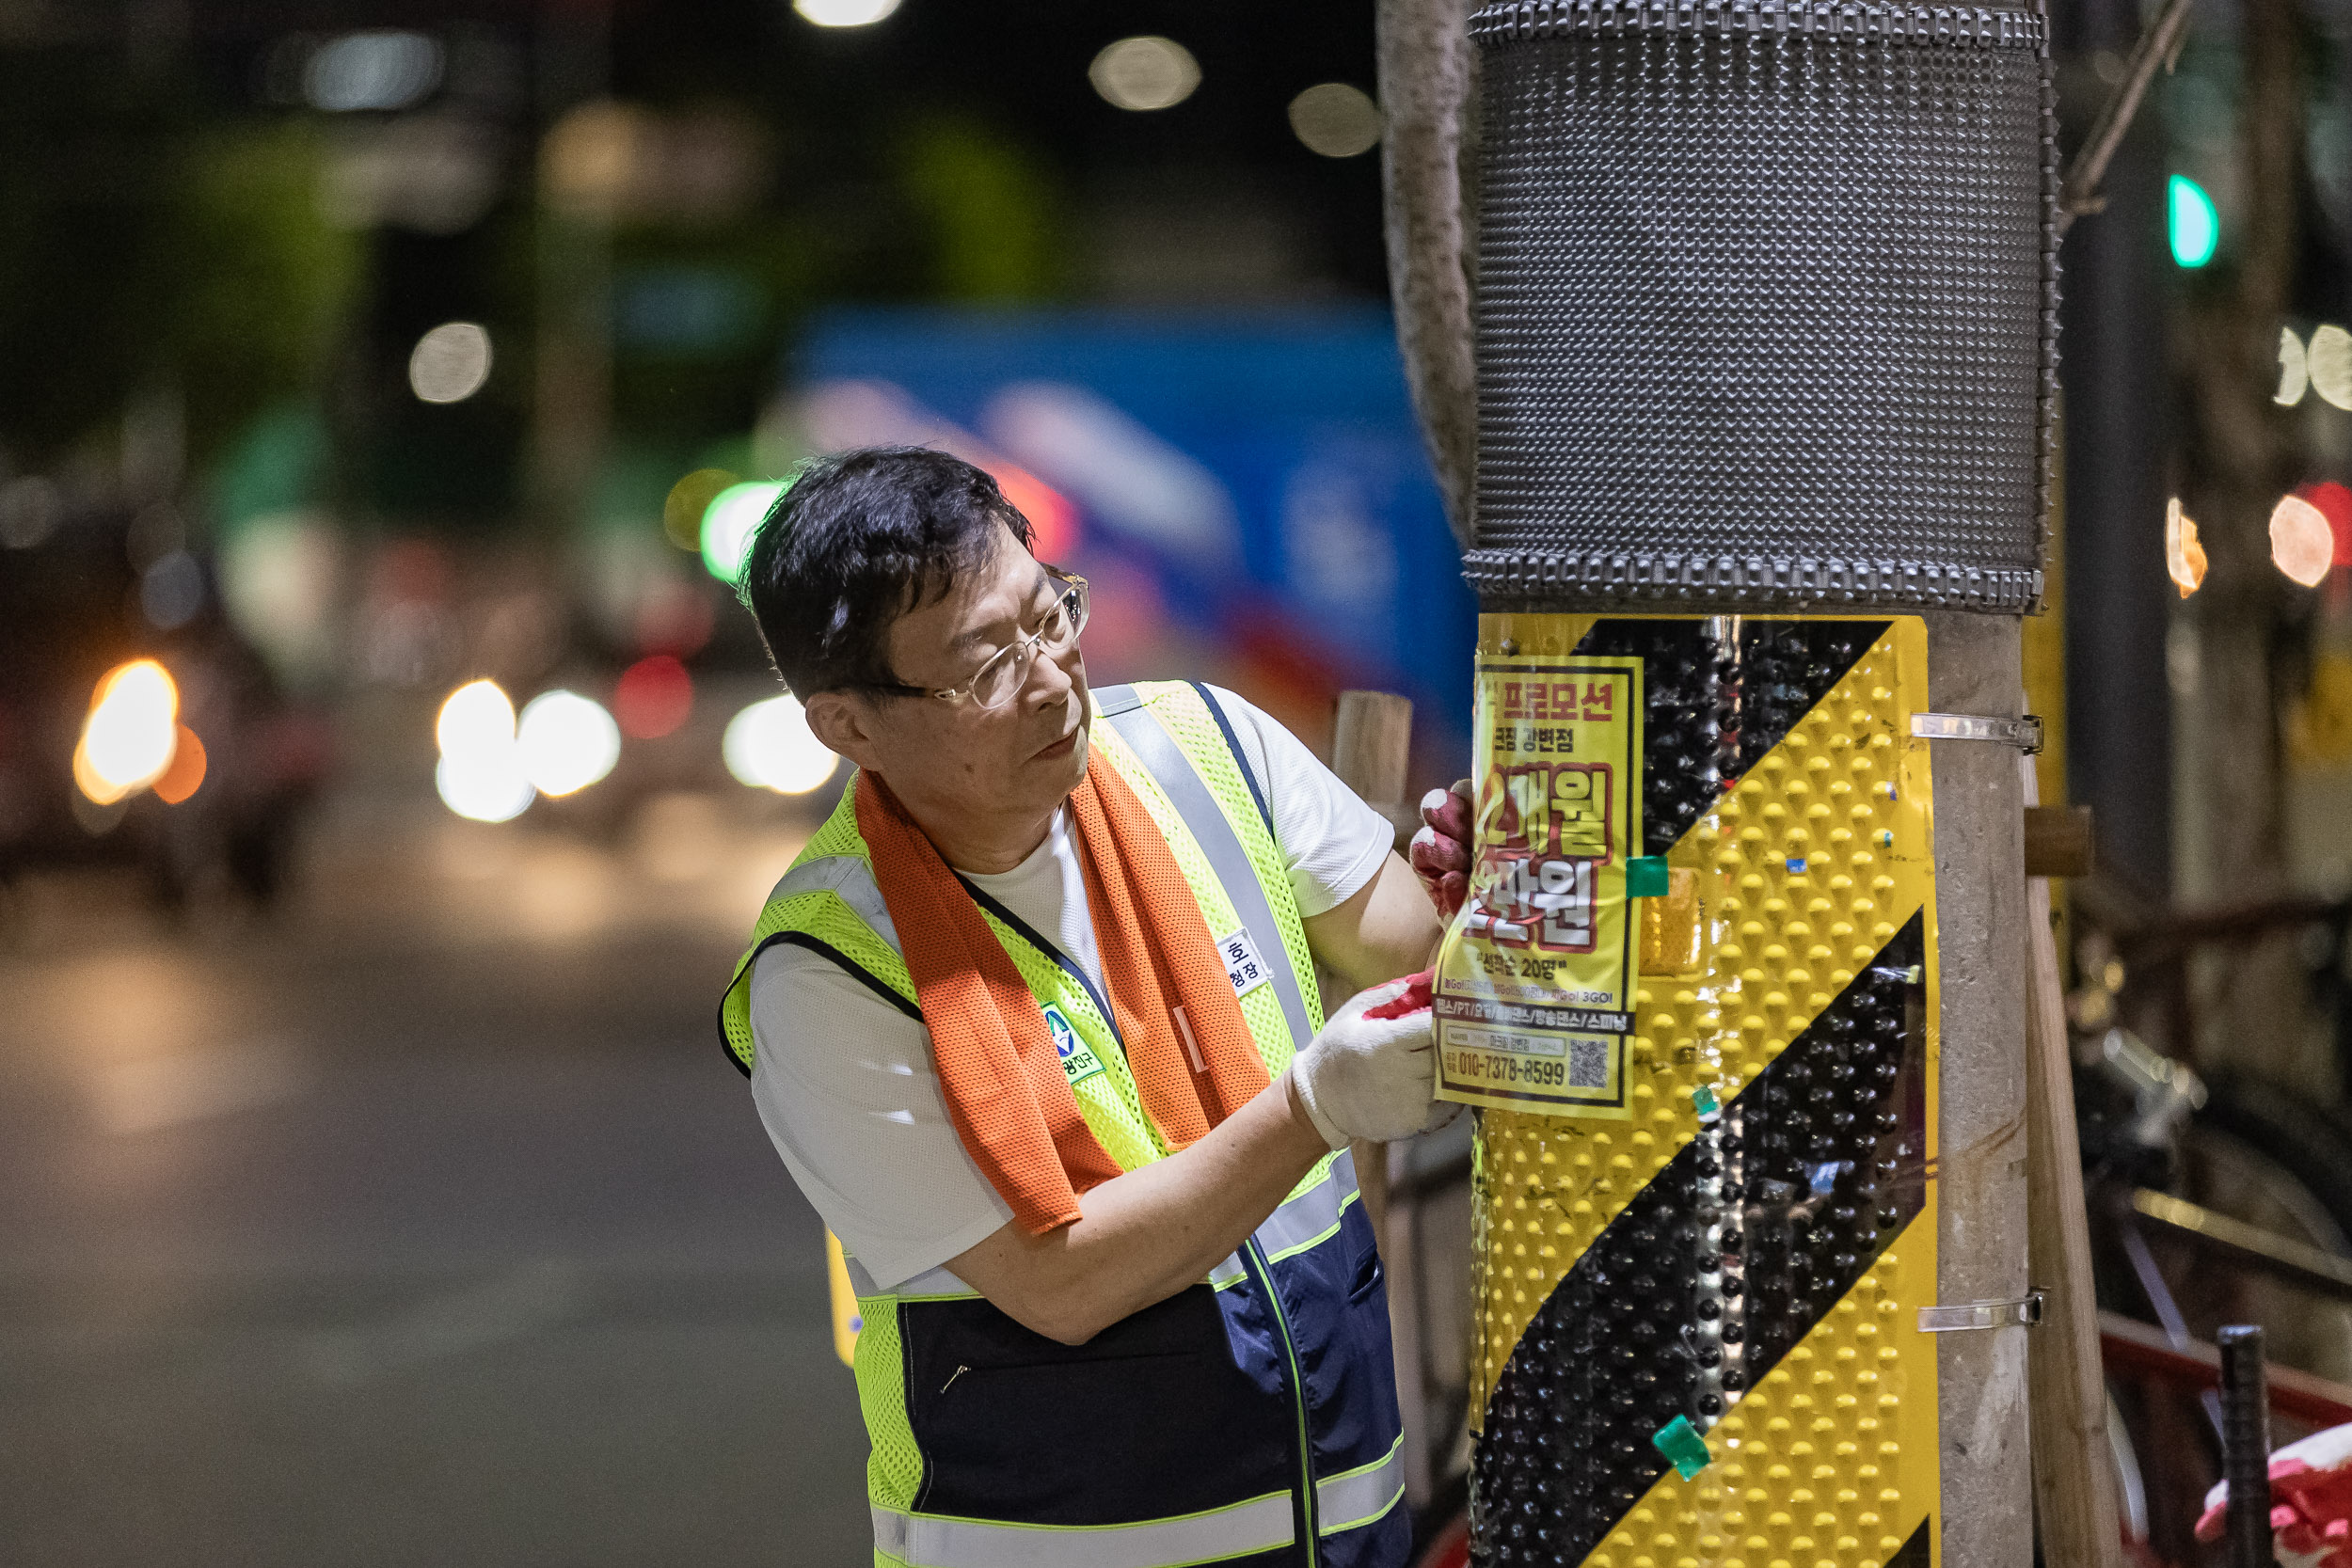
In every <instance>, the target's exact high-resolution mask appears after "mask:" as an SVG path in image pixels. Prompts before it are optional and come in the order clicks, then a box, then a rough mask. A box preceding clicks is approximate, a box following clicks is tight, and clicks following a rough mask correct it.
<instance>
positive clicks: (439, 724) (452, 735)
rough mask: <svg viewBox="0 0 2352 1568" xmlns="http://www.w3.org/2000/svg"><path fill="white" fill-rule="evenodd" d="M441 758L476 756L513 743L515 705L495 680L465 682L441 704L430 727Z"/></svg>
mask: <svg viewBox="0 0 2352 1568" xmlns="http://www.w3.org/2000/svg"><path fill="white" fill-rule="evenodd" d="M433 740H434V743H435V744H436V745H437V746H439V747H440V749H441V754H442V755H443V756H448V755H451V754H452V753H468V754H472V753H479V752H485V751H489V750H494V749H496V748H499V747H502V746H512V745H513V744H515V705H514V704H513V703H512V702H510V701H508V700H507V696H506V693H505V691H504V690H502V689H501V688H500V686H499V683H498V682H496V681H489V680H483V681H468V682H467V683H466V684H465V685H463V686H461V687H459V688H458V689H456V690H454V691H453V692H451V693H450V694H449V698H448V700H447V701H445V702H444V703H442V704H441V712H440V717H439V718H438V719H437V720H435V721H434V724H433Z"/></svg>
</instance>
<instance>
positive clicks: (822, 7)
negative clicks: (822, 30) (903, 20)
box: [792, 0, 898, 27]
mask: <svg viewBox="0 0 2352 1568" xmlns="http://www.w3.org/2000/svg"><path fill="white" fill-rule="evenodd" d="M792 8H793V9H794V10H796V11H798V12H800V13H801V15H802V16H803V17H805V18H807V19H808V20H809V21H811V22H814V23H815V24H817V25H818V26H819V27H865V26H869V25H871V24H874V23H877V22H880V21H881V20H882V18H883V17H886V16H888V15H889V14H890V13H891V12H892V11H895V10H897V9H898V0H792Z"/></svg>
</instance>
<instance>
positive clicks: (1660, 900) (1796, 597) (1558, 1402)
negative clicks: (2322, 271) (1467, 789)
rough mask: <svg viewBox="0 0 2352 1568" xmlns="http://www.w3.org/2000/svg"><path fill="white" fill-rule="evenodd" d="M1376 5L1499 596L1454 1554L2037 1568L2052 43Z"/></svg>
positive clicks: (1459, 1007)
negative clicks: (2034, 1236) (2036, 830)
mask: <svg viewBox="0 0 2352 1568" xmlns="http://www.w3.org/2000/svg"><path fill="white" fill-rule="evenodd" d="M1379 25H1380V29H1381V71H1382V74H1381V83H1382V94H1383V98H1384V101H1385V103H1386V104H1387V107H1388V114H1389V117H1390V122H1389V134H1390V138H1391V142H1390V147H1389V150H1388V154H1387V171H1388V175H1389V182H1390V184H1389V196H1390V204H1391V205H1390V221H1389V232H1390V235H1391V258H1390V264H1391V285H1392V291H1393V293H1394V295H1395V299H1396V305H1397V309H1398V314H1399V322H1400V325H1399V335H1400V341H1401V342H1402V344H1403V346H1404V348H1405V352H1406V366H1407V375H1408V380H1409V382H1410V384H1411V386H1412V388H1413V391H1414V395H1415V399H1416V404H1417V406H1418V407H1419V408H1420V410H1421V412H1422V419H1423V421H1424V427H1425V431H1426V434H1427V436H1428V438H1429V441H1430V445H1431V449H1432V452H1433V457H1434V459H1435V461H1436V464H1437V467H1438V473H1439V477H1440V481H1441V485H1442V487H1443V488H1444V490H1445V491H1446V493H1447V495H1448V497H1449V500H1450V504H1451V505H1452V506H1453V508H1454V527H1455V531H1456V534H1457V536H1458V537H1461V538H1463V539H1464V540H1465V542H1466V544H1467V545H1468V546H1469V548H1468V552H1467V555H1466V566H1467V569H1468V575H1469V576H1470V580H1471V582H1472V583H1473V585H1474V586H1475V587H1476V588H1477V589H1478V591H1479V593H1480V595H1481V600H1482V610H1484V613H1483V614H1482V616H1481V628H1480V640H1479V649H1478V657H1477V666H1476V669H1475V671H1474V673H1473V679H1474V681H1475V683H1476V690H1477V697H1478V705H1479V713H1478V724H1477V726H1476V733H1477V737H1478V738H1477V755H1476V758H1475V760H1474V765H1473V769H1472V771H1473V775H1474V778H1475V781H1476V783H1477V785H1478V790H1479V795H1478V807H1477V813H1476V815H1477V819H1478V831H1477V838H1478V843H1477V846H1476V853H1477V858H1476V862H1475V865H1476V869H1475V870H1474V872H1473V876H1472V898H1471V902H1470V905H1469V906H1467V907H1466V911H1465V914H1464V917H1463V919H1462V920H1461V921H1459V922H1457V924H1456V927H1455V928H1454V931H1453V933H1452V934H1451V935H1450V936H1449V939H1448V942H1447V945H1446V948H1445V950H1444V955H1443V957H1442V958H1441V960H1440V965H1439V972H1438V1016H1439V1024H1438V1029H1439V1040H1438V1045H1439V1054H1440V1059H1441V1067H1440V1077H1441V1092H1443V1093H1445V1094H1446V1095H1447V1096H1448V1097H1449V1098H1454V1099H1458V1100H1462V1101H1466V1102H1469V1103H1470V1104H1473V1105H1475V1106H1477V1107H1478V1111H1477V1115H1478V1117H1479V1130H1478V1150H1479V1152H1478V1164H1477V1171H1478V1176H1477V1182H1476V1192H1475V1201H1476V1204H1477V1214H1476V1219H1475V1221H1474V1228H1475V1232H1476V1235H1477V1238H1478V1240H1477V1243H1476V1245H1477V1247H1478V1258H1477V1259H1476V1264H1477V1271H1478V1279H1479V1283H1478V1302H1477V1304H1476V1307H1475V1311H1474V1316H1475V1319H1476V1322H1477V1323H1478V1330H1477V1343H1476V1345H1475V1347H1474V1350H1473V1357H1472V1365H1473V1369H1474V1371H1473V1378H1474V1386H1473V1390H1472V1408H1473V1419H1472V1425H1473V1428H1474V1429H1475V1430H1476V1432H1477V1433H1478V1440H1479V1441H1478V1453H1477V1458H1476V1462H1475V1465H1474V1466H1473V1477H1474V1479H1473V1492H1472V1511H1471V1518H1472V1531H1473V1541H1474V1549H1475V1552H1476V1554H1477V1557H1478V1559H1479V1560H1481V1561H1484V1562H1488V1563H1495V1564H1520V1563H1525V1564H1545V1565H1550V1564H1577V1563H1581V1562H1586V1561H1596V1562H1597V1561H1602V1560H1606V1561H1610V1562H1619V1563H1622V1562H1629V1561H1632V1560H1635V1557H1636V1556H1638V1555H1647V1556H1649V1557H1652V1558H1655V1559H1657V1560H1661V1561H1677V1560H1691V1561H1697V1562H1700V1563H1706V1564H1712V1563H1720V1562H1725V1561H1729V1560H1745V1561H1749V1562H1756V1561H1768V1560H1776V1559H1787V1560H1791V1561H1797V1560H1804V1561H1812V1560H1820V1559H1824V1558H1830V1559H1835V1560H1840V1561H1847V1560H1854V1561H1865V1560H1867V1561H1879V1562H1885V1561H1902V1562H1913V1561H1916V1562H1918V1563H1921V1564H1924V1563H1925V1562H1927V1561H1928V1560H1930V1552H1931V1548H1933V1547H1936V1546H1938V1545H1939V1544H1940V1557H1941V1560H1943V1561H1944V1562H1946V1563H1947V1564H1952V1565H1955V1568H2023V1565H2024V1564H2025V1563H2026V1562H2027V1561H2029V1560H2030V1558H2031V1551H2032V1543H2031V1524H2030V1520H2031V1508H2030V1505H2029V1483H2028V1471H2027V1454H2026V1423H2025V1394H2026V1344H2025V1338H2024V1336H2025V1334H2026V1324H2027V1323H2029V1322H2030V1321H2031V1319H2032V1317H2033V1315H2034V1309H2033V1307H2031V1305H2029V1303H2028V1299H2027V1293H2026V1278H2025V1260H2026V1192H2025V1183H2024V1181H2023V1172H2024V1168H2025V1156H2026V1137H2025V1130H2024V1117H2025V1102H2024V1084H2025V1076H2024V1070H2025V1028H2026V1013H2025V1003H2026V996H2025V992H2026V973H2027V963H2026V944H2025V940H2024V935H2025V924H2024V923H2025V918H2026V896H2025V879H2024V874H2023V861H2022V854H2023V845H2022V811H2023V804H2022V798H2021V794H2022V792H2021V779H2020V769H2019V768H2018V765H2017V753H2018V749H2019V748H2020V747H2021V746H2022V745H2026V744H2029V743H2030V727H2029V726H2028V725H2026V723H2024V722H2023V721H2022V720H2021V716H2020V714H2019V707H2020V698H2021V686H2022V682H2021V674H2020V667H2019V617H2020V616H2021V615H2022V614H2023V613H2025V612H2026V611H2028V610H2031V609H2032V608H2034V606H2035V605H2036V603H2037V601H2038V599H2039V597H2040V594H2041V593H2042V577H2041V552H2042V537H2041V529H2042V515H2043V512H2044V503H2045V499H2046V497H2045V485H2046V483H2047V472H2048V467H2047V465H2048V457H2049V451H2050V446H2049V443H2050V438H2051V431H2052V423H2053V420H2054V418H2055V412H2056V407H2055V404H2056V381H2055V334H2056V313H2055V312H2056V294H2055V257H2054V251H2055V245H2056V238H2057V228H2056V221H2055V220H2056V215H2057V194H2058V193H2057V180H2056V173H2057V170H2056V163H2055V147H2054V142H2053V127H2052V124H2051V120H2050V118H2049V109H2050V99H2049V93H2048V78H2047V42H2046V39H2045V38H2044V36H2043V34H2042V22H2041V18H2040V16H2039V15H2038V14H2037V13H2035V12H2033V11H2030V10H2026V9H2022V8H1995V9H1988V10H1982V11H1964V12H1955V11H1950V10H1933V9H1931V8H1924V7H1922V8H1911V7H1907V6H1903V5H1887V6H1878V7H1872V8H1869V9H1868V10H1867V12H1859V11H1856V10H1854V9H1853V8H1840V7H1838V6H1836V5H1834V4H1814V3H1811V0H1758V3H1756V4H1753V5H1742V6H1735V5H1731V4H1675V3H1655V0H1653V3H1640V0H1618V3H1611V0H1596V3H1581V4H1574V5H1570V4H1558V5H1552V4H1539V5H1492V6H1488V7H1486V8H1482V9H1478V10H1475V11H1470V12H1469V13H1468V14H1467V15H1466V14H1465V8H1464V7H1463V6H1462V5H1461V4H1460V3H1459V0H1385V3H1384V4H1383V5H1382V7H1381V8H1380V11H1379ZM1465 38H1467V40H1468V41H1469V48H1468V49H1465V48H1463V47H1462V43H1463V40H1464V39H1465ZM1465 127H1475V132H1474V135H1473V134H1469V133H1466V131H1465V129H1464V128H1465ZM1465 139H1467V140H1468V141H1469V142H1470V145H1472V146H1473V147H1474V148H1475V152H1476V157H1475V165H1474V170H1473V171H1472V172H1471V173H1470V175H1469V176H1468V177H1467V178H1466V177H1465V174H1464V168H1463V164H1462V162H1461V161H1460V160H1458V159H1451V160H1450V159H1449V158H1448V157H1447V156H1446V151H1447V150H1448V148H1449V147H1450V146H1458V145H1460V143H1461V142H1462V141H1463V140H1465ZM1466 183H1467V184H1468V185H1469V186H1470V188H1471V189H1472V190H1474V192H1475V196H1476V200H1475V206H1476V208H1477V210H1478V211H1477V215H1476V216H1475V218H1474V219H1466V218H1465V215H1464V207H1465V203H1464V200H1463V190H1464V187H1465V184H1466ZM1457 279H1459V280H1461V282H1460V294H1459V297H1460V298H1462V299H1463V300H1464V301H1465V304H1464V306H1463V307H1462V308H1461V309H1459V310H1457V308H1456V305H1455V300H1456V298H1457V294H1456V280H1457ZM1466 333H1467V336H1466ZM1473 347H1474V350H1475V358H1474V367H1473V368H1470V370H1469V371H1468V372H1466V367H1465V365H1464V362H1463V361H1464V359H1465V357H1466V356H1469V354H1470V350H1471V349H1472V348H1473ZM1465 388H1470V390H1468V391H1466V390H1465ZM1465 433H1470V435H1469V436H1467V437H1466V435H1465ZM1466 440H1467V441H1468V442H1469V443H1470V444H1472V445H1474V448H1475V451H1474V458H1471V457H1470V456H1468V455H1466V453H1465V451H1464V447H1465V444H1466ZM1465 471H1468V472H1469V473H1470V475H1472V476H1473V477H1470V478H1469V479H1465V477H1464V474H1465ZM1931 801H1932V807H1931V805H1930V802H1931Z"/></svg>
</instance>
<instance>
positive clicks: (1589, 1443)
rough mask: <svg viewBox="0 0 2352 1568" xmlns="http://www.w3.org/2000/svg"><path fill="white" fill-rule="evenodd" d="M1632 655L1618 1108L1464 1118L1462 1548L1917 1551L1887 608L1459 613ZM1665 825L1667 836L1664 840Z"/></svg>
mask: <svg viewBox="0 0 2352 1568" xmlns="http://www.w3.org/2000/svg"><path fill="white" fill-rule="evenodd" d="M1480 638H1481V652H1482V655H1483V656H1487V657H1493V656H1497V655H1504V654H1512V655H1517V654H1521V653H1528V654H1537V655H1547V656H1550V655H1556V656H1562V657H1565V656H1569V655H1585V656H1600V655H1617V656H1623V655H1626V654H1635V655H1639V656H1641V657H1643V658H1644V659H1645V671H1646V681H1645V687H1646V690H1647V694H1648V704H1647V721H1648V722H1647V726H1646V734H1645V771H1646V774H1647V779H1646V781H1645V782H1646V784H1647V786H1648V796H1647V802H1646V805H1645V811H1644V818H1645V821H1646V822H1647V824H1648V826H1649V829H1650V844H1649V848H1650V852H1651V853H1653V854H1655V853H1662V854H1663V855H1664V857H1665V859H1666V863H1667V865H1668V867H1669V868H1670V871H1671V874H1672V883H1671V886H1672V893H1671V895H1670V896H1667V897H1664V898H1657V899H1650V900H1645V901H1644V907H1643V910H1642V915H1643V920H1644V930H1643V939H1644V940H1643V942H1642V963H1641V974H1640V978H1639V983H1638V990H1637V991H1636V996H1635V1009H1634V1011H1635V1033H1634V1035H1633V1037H1632V1039H1631V1041H1630V1053H1629V1061H1628V1065H1627V1068H1626V1077H1627V1080H1628V1091H1627V1092H1628V1096H1629V1101H1630V1109H1631V1112H1632V1115H1631V1117H1629V1119H1600V1118H1595V1117H1580V1116H1572V1115H1571V1116H1557V1115H1541V1114H1535V1113H1532V1112H1527V1111H1517V1110H1504V1109H1494V1108H1487V1109H1482V1110H1481V1111H1480V1113H1479V1115H1480V1118H1481V1120H1480V1129H1479V1136H1478V1142H1477V1179H1476V1187H1475V1190H1476V1194H1477V1199H1476V1209H1475V1211H1474V1213H1475V1220H1474V1224H1475V1227H1476V1230H1475V1247H1476V1258H1477V1267H1478V1278H1477V1293H1478V1302H1477V1311H1476V1313H1475V1330H1474V1332H1475V1343H1474V1346H1473V1357H1472V1369H1473V1376H1474V1380H1475V1386H1474V1388H1473V1391H1472V1392H1473V1400H1472V1406H1471V1408H1472V1422H1473V1425H1474V1426H1475V1427H1477V1428H1478V1429H1479V1431H1480V1433H1481V1441H1480V1451H1479V1457H1478V1464H1477V1466H1476V1476H1475V1485H1474V1493H1473V1524H1474V1531H1475V1538H1476V1540H1477V1543H1478V1550H1479V1555H1480V1558H1481V1560H1484V1561H1486V1562H1489V1563H1494V1564H1522V1563H1523V1564H1531V1565H1533V1564H1543V1565H1547V1568H1548V1565H1551V1564H1561V1565H1574V1564H1584V1563H1589V1564H1595V1565H1608V1568H1719V1565H1721V1568H1831V1565H1833V1564H1834V1565H1836V1568H1863V1565H1870V1568H1876V1565H1880V1564H1884V1563H1888V1562H1890V1561H1900V1562H1903V1563H1905V1564H1906V1565H1907V1568H1908V1565H1915V1568H1927V1565H1929V1564H1931V1563H1932V1562H1933V1561H1934V1560H1935V1558H1936V1542H1935V1536H1936V1533H1937V1532H1936V1530H1935V1529H1934V1528H1933V1515H1934V1511H1935V1508H1936V1502H1937V1491H1938V1475H1937V1460H1936V1385H1935V1375H1936V1374H1935V1349H1934V1342H1933V1340H1932V1338H1929V1337H1926V1336H1923V1335H1920V1334H1919V1333H1917V1332H1916V1323H1917V1316H1918V1308H1919V1307H1924V1306H1928V1305H1931V1304H1932V1302H1933V1299H1934V1288H1935V1274H1936V1271H1935V1234H1936V1219H1935V1180H1934V1177H1935V1165H1934V1151H1935V1147H1936V1145H1935V1136H1936V1130H1935V1098H1936V1097H1935V1082H1936V1076H1935V1039H1934V1030H1935V1017H1936V1010H1935V988H1936V975H1935V956H1934V955H1935V927H1934V919H1935V914H1934V896H1933V895H1934V886H1933V856H1932V843H1931V832H1932V800H1931V787H1930V775H1929V765H1928V755H1927V751H1926V746H1925V743H1924V742H1922V741H1917V740H1915V739H1913V738H1912V737H1911V736H1910V716H1911V714H1912V713H1913V712H1915V711H1917V710H1919V709H1921V708H1924V707H1926V706H1927V638H1926V631H1925V627H1924V625H1923V623H1921V622H1920V621H1919V620H1918V619H1917V618H1915V617H1902V618H1895V619H1891V620H1890V619H1885V618H1868V619H1865V618H1855V617H1806V618H1802V619H1778V618H1760V617H1746V618H1740V619H1731V618H1709V619H1700V618H1682V617H1610V618H1606V619H1601V618H1597V617H1594V616H1590V615H1578V616H1570V615H1521V614H1498V615H1486V616H1484V617H1482V618H1481V622H1480ZM1668 835H1670V836H1668Z"/></svg>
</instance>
